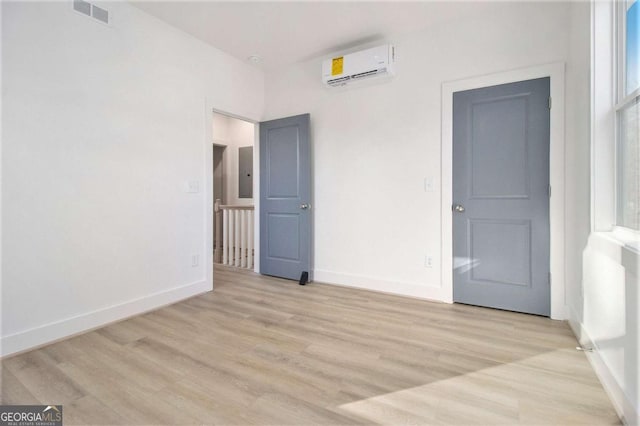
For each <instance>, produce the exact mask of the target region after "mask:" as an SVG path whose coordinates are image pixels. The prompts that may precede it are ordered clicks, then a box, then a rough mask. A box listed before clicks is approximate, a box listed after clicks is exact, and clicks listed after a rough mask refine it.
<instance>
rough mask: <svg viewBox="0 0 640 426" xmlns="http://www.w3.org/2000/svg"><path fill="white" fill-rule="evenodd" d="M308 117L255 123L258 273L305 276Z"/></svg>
mask: <svg viewBox="0 0 640 426" xmlns="http://www.w3.org/2000/svg"><path fill="white" fill-rule="evenodd" d="M309 143H310V141H309V114H303V115H298V116H295V117H288V118H282V119H278V120H272V121H266V122H263V123H260V272H261V273H263V274H266V275H273V276H277V277H282V278H289V279H300V277H301V275H302V273H303V272H308V273H310V272H311V259H312V251H311V232H312V231H311V229H312V222H311V149H310V146H309Z"/></svg>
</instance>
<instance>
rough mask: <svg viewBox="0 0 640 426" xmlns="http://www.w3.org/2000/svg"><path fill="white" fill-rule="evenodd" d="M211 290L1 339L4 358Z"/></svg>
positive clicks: (199, 285) (189, 288) (187, 290)
mask: <svg viewBox="0 0 640 426" xmlns="http://www.w3.org/2000/svg"><path fill="white" fill-rule="evenodd" d="M210 290H211V286H210V285H208V284H207V282H206V281H197V282H194V283H190V284H186V285H183V286H180V287H175V288H172V289H169V290H165V291H161V292H158V293H154V294H150V295H148V296H144V297H141V298H138V299H134V300H130V301H127V302H124V303H120V304H117V305H113V306H109V307H106V308H102V309H98V310H95V311H92V312H87V313H84V314H80V315H78V316H75V317H72V318H67V319H64V320H61V321H56V322H52V323H49V324H45V325H42V326H39V327H35V328H32V329H29V330H25V331H22V332H19V333H15V334H11V335H8V336H3V337H2V339H0V356H1V357H6V356H9V355H15V354H17V353H20V352H25V351H27V350H31V349H35V348H37V347H40V346H44V345H46V344H50V343H53V342H56V341H58V340H62V339H64V338H68V337H71V336H73V335H76V334H80V333H84V332H87V331H90V330H93V329H96V328H99V327H102V326H104V325H107V324H109V323H113V322H116V321H120V320H122V319H125V318H128V317H131V316H134V315H139V314H141V313H144V312H148V311H151V310H154V309H157V308H160V307H162V306H166V305H170V304H172V303H176V302H178V301H180V300H184V299H187V298H189V297H192V296H195V295H197V294H201V293H205V292H207V291H210Z"/></svg>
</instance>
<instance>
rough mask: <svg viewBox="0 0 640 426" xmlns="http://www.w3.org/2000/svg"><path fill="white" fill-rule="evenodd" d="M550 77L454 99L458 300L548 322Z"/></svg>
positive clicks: (455, 289) (471, 92)
mask: <svg viewBox="0 0 640 426" xmlns="http://www.w3.org/2000/svg"><path fill="white" fill-rule="evenodd" d="M549 83H550V80H549V78H540V79H535V80H528V81H522V82H517V83H510V84H502V85H499V86H492V87H486V88H481V89H475V90H468V91H464V92H457V93H455V94H454V96H453V201H454V205H453V208H452V214H453V255H454V274H453V276H454V278H453V298H454V301H455V302H460V303H467V304H472V305H479V306H487V307H492V308H499V309H506V310H511V311H517V312H525V313H531V314H538V315H545V316H548V315H549V313H550V275H549V196H550V187H549V106H550V102H549Z"/></svg>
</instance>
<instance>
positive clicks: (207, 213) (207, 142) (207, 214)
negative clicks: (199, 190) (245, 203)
mask: <svg viewBox="0 0 640 426" xmlns="http://www.w3.org/2000/svg"><path fill="white" fill-rule="evenodd" d="M204 106H205V107H204V138H203V139H204V140H203V144H204V146H203V149H204V173H205V175H204V182H205V184H204V224H205V239H204V250H203V253H205V256H203V259H206V262H207V263H206V265H205V274H206V281H207V284H208V287H209V289H210V290H212V289H213V288H214V287H213V220H212V218H213V214H214V212H213V203H214V201H215V200H214V199H213V161H212V158H213V144H214V143H215V141H214V140H213V113H216V114H222V115H226V116H227V117H231V118H237V119H239V120H243V121H247V122H249V123H252V124H253V125H254V134H253V146H254V149H253V173H254V176H259V173H260V152H259V151H260V150H258V149H255V147H256V146H258V143H259V136H260V122H259V121H258V120H257V119H253V118H249V117H245V116H243V115H239V114H234V113H231V112H227V111H225V110H223V109H218V108H217V107H216V106H215V103H214V102H212V101H211V100H210V99H209V98H205V99H204ZM256 191H257V193H259V191H260V180H259V179H254V180H253V192H254V194H255V193H256ZM253 205H254V206H255V207H254V211H255V214H254V246H253V249H254V252H255V256H254V263H253V270H254V271H255V272H258V273H259V272H260V199H259V198H258V199H256V197H254V198H253Z"/></svg>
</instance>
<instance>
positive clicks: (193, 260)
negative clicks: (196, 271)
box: [191, 254, 200, 266]
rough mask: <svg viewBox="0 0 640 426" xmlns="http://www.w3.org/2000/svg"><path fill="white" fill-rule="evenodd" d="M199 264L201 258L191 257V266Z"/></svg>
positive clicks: (197, 256)
mask: <svg viewBox="0 0 640 426" xmlns="http://www.w3.org/2000/svg"><path fill="white" fill-rule="evenodd" d="M198 264H200V256H199V255H197V254H194V255H193V256H191V266H198Z"/></svg>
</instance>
